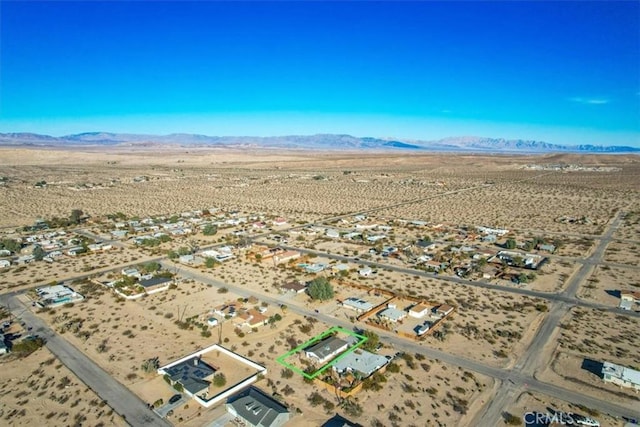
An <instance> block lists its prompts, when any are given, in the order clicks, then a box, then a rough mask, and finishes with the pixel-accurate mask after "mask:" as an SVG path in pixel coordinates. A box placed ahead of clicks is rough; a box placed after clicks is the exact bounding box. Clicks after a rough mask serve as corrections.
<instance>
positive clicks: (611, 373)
mask: <svg viewBox="0 0 640 427" xmlns="http://www.w3.org/2000/svg"><path fill="white" fill-rule="evenodd" d="M602 378H603V379H604V382H606V383H613V384H616V385H619V386H621V387H629V388H632V389H634V390H635V391H640V371H636V370H635V369H631V368H627V367H624V366H620V365H616V364H614V363H610V362H604V363H603V364H602Z"/></svg>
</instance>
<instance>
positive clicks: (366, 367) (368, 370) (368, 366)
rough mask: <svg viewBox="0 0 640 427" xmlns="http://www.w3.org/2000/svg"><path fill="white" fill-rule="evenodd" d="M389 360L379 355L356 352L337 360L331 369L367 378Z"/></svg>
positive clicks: (361, 351)
mask: <svg viewBox="0 0 640 427" xmlns="http://www.w3.org/2000/svg"><path fill="white" fill-rule="evenodd" d="M388 361H389V360H388V359H387V358H386V357H384V356H380V355H379V354H374V353H370V352H368V351H365V350H356V351H353V352H351V353H348V354H346V355H345V356H344V357H342V359H340V360H338V362H336V364H335V365H333V369H335V370H336V371H337V372H339V373H342V372H344V371H357V372H360V373H361V374H362V375H363V376H365V377H368V376H369V375H371V374H373V373H374V372H375V371H377V370H378V369H380V368H381V367H383V366H384V365H386V364H387V362H388Z"/></svg>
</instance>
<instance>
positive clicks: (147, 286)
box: [139, 277, 173, 292]
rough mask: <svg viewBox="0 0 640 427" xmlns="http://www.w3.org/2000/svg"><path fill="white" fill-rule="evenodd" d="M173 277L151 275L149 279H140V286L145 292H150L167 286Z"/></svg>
mask: <svg viewBox="0 0 640 427" xmlns="http://www.w3.org/2000/svg"><path fill="white" fill-rule="evenodd" d="M172 280H173V279H171V278H169V277H152V278H150V279H145V280H140V282H139V283H140V286H142V287H143V288H144V290H145V292H151V291H156V290H161V289H163V288H168V287H169V285H170V283H171V281H172Z"/></svg>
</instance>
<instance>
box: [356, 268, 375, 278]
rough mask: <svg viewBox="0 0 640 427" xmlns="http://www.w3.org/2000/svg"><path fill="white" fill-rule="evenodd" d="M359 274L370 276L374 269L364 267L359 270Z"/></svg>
mask: <svg viewBox="0 0 640 427" xmlns="http://www.w3.org/2000/svg"><path fill="white" fill-rule="evenodd" d="M358 274H359V275H361V276H362V277H369V276H371V274H373V270H372V269H371V267H364V268H363V269H361V270H359V271H358Z"/></svg>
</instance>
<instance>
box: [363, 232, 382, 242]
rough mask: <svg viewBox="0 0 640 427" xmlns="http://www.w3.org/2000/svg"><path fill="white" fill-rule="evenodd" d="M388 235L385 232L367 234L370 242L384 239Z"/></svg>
mask: <svg viewBox="0 0 640 427" xmlns="http://www.w3.org/2000/svg"><path fill="white" fill-rule="evenodd" d="M386 238H387V236H385V235H384V234H375V235H371V236H367V241H368V242H377V241H378V240H383V239H386Z"/></svg>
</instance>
